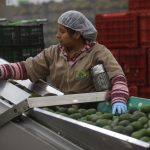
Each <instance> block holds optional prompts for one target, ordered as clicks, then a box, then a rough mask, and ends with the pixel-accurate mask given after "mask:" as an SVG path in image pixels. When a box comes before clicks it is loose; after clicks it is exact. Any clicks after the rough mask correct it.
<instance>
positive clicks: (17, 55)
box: [0, 47, 42, 62]
mask: <svg viewBox="0 0 150 150" xmlns="http://www.w3.org/2000/svg"><path fill="white" fill-rule="evenodd" d="M41 51H42V48H35V47H30V48H21V47H20V48H19V47H13V48H10V47H3V48H2V47H0V57H1V58H3V59H5V60H7V61H9V62H17V61H22V60H26V59H27V58H28V57H34V56H35V55H37V54H38V53H40V52H41Z"/></svg>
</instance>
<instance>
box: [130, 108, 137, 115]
mask: <svg viewBox="0 0 150 150" xmlns="http://www.w3.org/2000/svg"><path fill="white" fill-rule="evenodd" d="M135 111H138V109H137V108H136V107H131V108H130V109H129V110H128V112H129V113H130V114H133V113H134V112H135Z"/></svg>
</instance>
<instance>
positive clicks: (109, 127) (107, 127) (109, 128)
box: [103, 125, 112, 130]
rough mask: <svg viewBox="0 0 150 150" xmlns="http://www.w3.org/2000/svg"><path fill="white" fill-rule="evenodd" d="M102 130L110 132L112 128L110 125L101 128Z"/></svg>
mask: <svg viewBox="0 0 150 150" xmlns="http://www.w3.org/2000/svg"><path fill="white" fill-rule="evenodd" d="M103 128H104V129H108V130H112V127H111V126H110V125H106V126H103Z"/></svg>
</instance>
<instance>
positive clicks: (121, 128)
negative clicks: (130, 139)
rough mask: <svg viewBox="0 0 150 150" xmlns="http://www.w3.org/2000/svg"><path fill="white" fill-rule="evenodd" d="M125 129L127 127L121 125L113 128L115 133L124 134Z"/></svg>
mask: <svg viewBox="0 0 150 150" xmlns="http://www.w3.org/2000/svg"><path fill="white" fill-rule="evenodd" d="M124 129H125V127H124V126H121V125H117V126H115V127H113V131H115V132H118V133H124Z"/></svg>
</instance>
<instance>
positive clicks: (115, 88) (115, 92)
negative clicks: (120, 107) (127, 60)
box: [111, 75, 129, 104]
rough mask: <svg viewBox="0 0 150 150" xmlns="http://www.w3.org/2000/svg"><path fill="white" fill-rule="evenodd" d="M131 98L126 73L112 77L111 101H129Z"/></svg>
mask: <svg viewBox="0 0 150 150" xmlns="http://www.w3.org/2000/svg"><path fill="white" fill-rule="evenodd" d="M128 98H129V89H128V86H127V80H126V77H125V76H124V75H117V76H115V77H114V78H113V79H112V91H111V103H112V104H113V103H115V102H123V103H127V100H128Z"/></svg>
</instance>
